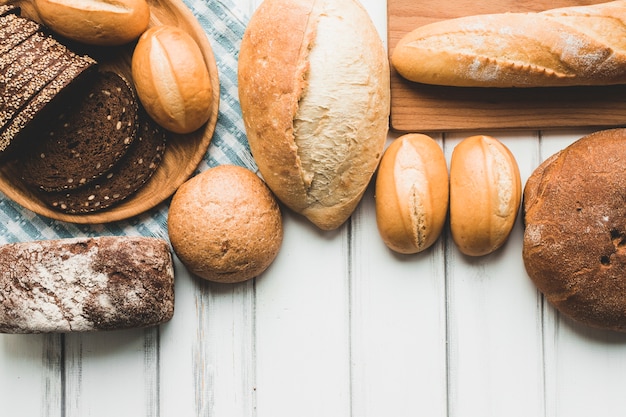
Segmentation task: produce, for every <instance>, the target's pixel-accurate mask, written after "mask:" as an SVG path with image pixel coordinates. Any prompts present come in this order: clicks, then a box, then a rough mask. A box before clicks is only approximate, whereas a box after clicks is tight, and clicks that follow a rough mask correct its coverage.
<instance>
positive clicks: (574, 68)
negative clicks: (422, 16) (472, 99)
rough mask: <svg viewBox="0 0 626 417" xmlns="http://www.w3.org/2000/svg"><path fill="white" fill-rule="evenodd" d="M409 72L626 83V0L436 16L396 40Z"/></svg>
mask: <svg viewBox="0 0 626 417" xmlns="http://www.w3.org/2000/svg"><path fill="white" fill-rule="evenodd" d="M392 64H393V66H394V68H395V69H396V70H397V71H398V73H399V74H400V75H401V76H403V77H404V78H406V79H408V80H411V81H415V82H420V83H426V84H437V85H450V86H467V87H472V86H473V87H558V86H573V85H611V84H621V83H624V82H626V1H624V0H621V1H613V2H609V3H602V4H597V5H590V6H578V7H566V8H559V9H553V10H548V11H545V12H541V13H500V14H488V15H476V16H468V17H462V18H458V19H451V20H444V21H440V22H435V23H432V24H428V25H425V26H422V27H419V28H417V29H415V30H414V31H412V32H410V33H408V34H407V35H405V36H404V38H402V39H401V40H400V42H398V44H397V46H396V47H395V49H394V51H393V54H392Z"/></svg>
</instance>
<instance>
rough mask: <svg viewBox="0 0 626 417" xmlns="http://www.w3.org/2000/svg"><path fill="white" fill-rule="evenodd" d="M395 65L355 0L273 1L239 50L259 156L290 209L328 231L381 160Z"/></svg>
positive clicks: (245, 104)
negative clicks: (390, 71) (392, 64)
mask: <svg viewBox="0 0 626 417" xmlns="http://www.w3.org/2000/svg"><path fill="white" fill-rule="evenodd" d="M389 96H390V92H389V61H388V58H387V55H386V53H385V50H384V47H383V44H382V41H381V39H380V36H379V35H378V33H377V31H376V28H375V27H374V25H373V23H372V21H371V20H370V18H369V16H368V15H367V12H366V11H365V9H364V8H363V7H362V6H361V5H360V4H359V3H358V2H357V1H355V0H265V1H264V2H263V3H262V4H261V5H260V7H259V8H258V9H257V11H256V12H255V14H254V15H253V17H252V19H251V21H250V23H249V25H248V27H247V29H246V32H245V34H244V37H243V40H242V43H241V50H240V54H239V97H240V102H241V109H242V113H243V119H244V123H245V127H246V133H247V135H248V140H249V143H250V148H251V151H252V154H253V156H254V158H255V160H256V162H257V165H258V167H259V170H260V172H261V174H262V175H263V178H264V179H265V181H266V182H267V185H268V186H269V187H270V189H271V190H272V191H273V192H274V194H275V195H276V196H277V197H278V199H279V200H281V201H282V202H283V203H284V204H285V205H286V206H288V207H289V208H291V209H292V210H293V211H295V212H297V213H300V214H302V215H303V216H305V217H306V218H308V219H309V220H310V221H311V222H313V223H314V224H315V225H317V226H318V227H319V228H321V229H323V230H331V229H336V228H338V227H339V226H340V225H341V224H343V223H344V222H345V221H346V220H347V219H348V218H349V217H350V215H351V214H352V212H353V211H354V209H355V208H356V206H357V204H358V203H359V201H360V200H361V197H362V196H363V193H364V192H365V189H366V187H367V185H368V183H369V181H370V180H371V178H372V176H373V174H374V171H375V170H376V167H377V165H378V162H379V161H380V158H381V156H382V153H383V150H384V146H385V141H386V137H387V131H388V125H389V121H388V118H389V106H390V104H389Z"/></svg>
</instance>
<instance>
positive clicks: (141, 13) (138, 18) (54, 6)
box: [35, 0, 150, 46]
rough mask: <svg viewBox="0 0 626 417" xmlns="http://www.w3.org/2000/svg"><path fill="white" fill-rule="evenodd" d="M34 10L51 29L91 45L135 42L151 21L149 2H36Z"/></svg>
mask: <svg viewBox="0 0 626 417" xmlns="http://www.w3.org/2000/svg"><path fill="white" fill-rule="evenodd" d="M35 7H36V9H37V12H38V13H39V16H40V17H41V20H42V21H43V22H44V23H45V24H46V26H48V27H49V28H50V29H52V30H53V31H55V32H57V33H58V34H60V35H63V36H65V37H66V38H68V39H72V40H75V41H78V42H83V43H86V44H91V45H101V46H112V45H122V44H125V43H128V42H130V41H133V40H135V39H137V38H138V37H139V35H141V34H142V33H143V32H144V31H145V30H146V29H147V28H148V24H149V21H150V7H149V6H148V3H147V2H146V0H70V1H67V0H35Z"/></svg>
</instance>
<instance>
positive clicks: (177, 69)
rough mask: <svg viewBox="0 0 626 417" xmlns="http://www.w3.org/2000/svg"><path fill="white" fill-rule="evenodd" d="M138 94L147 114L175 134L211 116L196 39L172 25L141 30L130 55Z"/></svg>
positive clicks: (208, 81) (210, 100) (207, 83)
mask: <svg viewBox="0 0 626 417" xmlns="http://www.w3.org/2000/svg"><path fill="white" fill-rule="evenodd" d="M131 67H132V75H133V80H134V82H135V87H136V88H137V96H138V97H139V100H140V101H141V103H142V104H143V106H144V107H145V109H146V111H147V112H148V114H149V115H150V116H151V117H152V118H153V119H154V120H155V121H156V122H157V123H158V124H159V125H161V126H162V127H164V128H165V129H167V130H170V131H172V132H174V133H190V132H193V131H195V130H197V129H199V128H200V127H201V126H202V125H204V124H205V123H206V122H207V121H208V120H209V118H210V116H211V109H212V105H213V88H212V86H211V76H210V74H209V69H208V67H207V65H206V62H205V61H204V56H203V55H202V51H201V50H200V47H199V46H198V44H197V43H196V42H195V40H194V39H193V38H192V37H191V36H190V35H189V34H188V33H187V32H185V31H184V30H182V29H179V28H177V27H175V26H169V25H163V26H154V27H152V28H150V29H148V30H147V31H146V32H144V33H143V34H142V35H141V37H140V38H139V41H138V42H137V46H136V47H135V51H134V52H133V57H132V65H131Z"/></svg>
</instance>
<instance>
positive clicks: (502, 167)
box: [450, 135, 522, 256]
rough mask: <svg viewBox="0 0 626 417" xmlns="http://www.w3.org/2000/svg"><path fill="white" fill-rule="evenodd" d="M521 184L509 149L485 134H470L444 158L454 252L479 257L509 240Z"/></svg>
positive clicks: (520, 192)
mask: <svg viewBox="0 0 626 417" xmlns="http://www.w3.org/2000/svg"><path fill="white" fill-rule="evenodd" d="M521 194H522V182H521V178H520V173H519V168H518V166H517V162H516V161H515V157H514V156H513V154H512V153H511V151H510V150H509V149H508V148H507V147H506V146H504V145H503V144H502V143H501V142H500V141H498V140H497V139H495V138H492V137H490V136H482V135H479V136H471V137H469V138H466V139H464V140H463V141H461V142H460V143H459V144H458V145H457V146H456V147H455V148H454V150H453V151H452V158H451V160H450V231H451V232H452V238H453V240H454V242H455V244H456V245H457V246H458V248H459V250H460V251H461V252H462V253H464V254H466V255H470V256H482V255H486V254H489V253H491V252H493V251H495V250H496V249H498V248H499V247H500V246H502V244H504V242H505V241H506V240H507V238H508V237H509V234H510V233H511V230H512V229H513V225H514V224H515V220H516V218H517V214H518V211H519V207H520V203H521Z"/></svg>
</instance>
